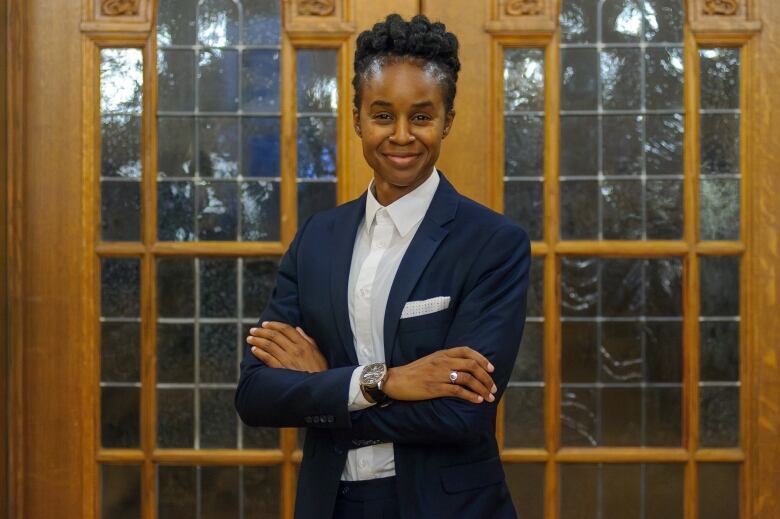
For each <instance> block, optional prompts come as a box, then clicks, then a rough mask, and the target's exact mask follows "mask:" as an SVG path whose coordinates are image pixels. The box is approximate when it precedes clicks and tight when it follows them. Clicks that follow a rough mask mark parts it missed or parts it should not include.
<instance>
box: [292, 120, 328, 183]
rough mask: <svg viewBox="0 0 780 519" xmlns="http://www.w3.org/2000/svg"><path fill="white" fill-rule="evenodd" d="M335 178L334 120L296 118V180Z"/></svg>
mask: <svg viewBox="0 0 780 519" xmlns="http://www.w3.org/2000/svg"><path fill="white" fill-rule="evenodd" d="M335 176H336V118H335V117H299V118H298V178H321V177H335Z"/></svg>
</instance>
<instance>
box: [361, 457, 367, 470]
mask: <svg viewBox="0 0 780 519" xmlns="http://www.w3.org/2000/svg"><path fill="white" fill-rule="evenodd" d="M359 465H360V468H361V469H364V468H366V465H367V463H366V460H364V459H363V460H360V463H359Z"/></svg>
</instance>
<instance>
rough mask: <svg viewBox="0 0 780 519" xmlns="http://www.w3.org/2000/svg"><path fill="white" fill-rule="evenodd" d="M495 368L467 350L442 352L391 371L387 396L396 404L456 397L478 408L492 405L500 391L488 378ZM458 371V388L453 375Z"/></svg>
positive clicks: (457, 349)
mask: <svg viewBox="0 0 780 519" xmlns="http://www.w3.org/2000/svg"><path fill="white" fill-rule="evenodd" d="M494 369H495V368H494V367H493V365H492V364H491V363H490V362H489V361H488V360H487V359H486V358H485V357H484V356H483V355H482V354H480V353H479V352H477V351H475V350H473V349H472V348H469V347H468V346H458V347H455V348H449V349H446V350H439V351H436V352H434V353H431V354H430V355H426V356H425V357H422V358H420V359H417V360H416V361H414V362H412V363H410V364H407V365H405V366H399V367H395V368H390V370H389V371H388V377H387V381H386V382H385V384H384V387H383V390H384V392H385V393H386V394H387V395H388V396H389V397H390V398H392V399H394V400H429V399H431V398H440V397H445V396H454V397H458V398H462V399H463V400H468V401H469V402H474V403H476V404H479V403H481V402H483V401H485V400H487V401H488V402H493V401H494V400H495V399H496V397H495V395H494V393H495V392H496V391H497V390H498V388H496V385H495V384H494V383H493V379H492V377H491V376H490V375H489V374H488V373H491V372H492V371H493V370H494ZM452 371H457V372H458V379H457V381H456V383H455V384H453V383H451V382H450V372H452Z"/></svg>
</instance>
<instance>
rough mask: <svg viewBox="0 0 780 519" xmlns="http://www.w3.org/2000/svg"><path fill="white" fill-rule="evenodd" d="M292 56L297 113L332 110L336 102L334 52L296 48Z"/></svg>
mask: <svg viewBox="0 0 780 519" xmlns="http://www.w3.org/2000/svg"><path fill="white" fill-rule="evenodd" d="M295 59H296V68H297V92H298V93H297V109H298V113H307V112H328V113H335V112H336V109H337V108H338V103H339V93H338V88H337V84H336V72H337V70H338V51H336V50H330V49H328V50H320V49H318V50H299V51H298V52H297V53H296V58H295Z"/></svg>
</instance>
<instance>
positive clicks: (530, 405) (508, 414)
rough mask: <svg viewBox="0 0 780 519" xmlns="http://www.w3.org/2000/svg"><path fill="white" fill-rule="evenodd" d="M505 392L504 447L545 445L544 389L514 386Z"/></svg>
mask: <svg viewBox="0 0 780 519" xmlns="http://www.w3.org/2000/svg"><path fill="white" fill-rule="evenodd" d="M509 384H510V385H509V387H507V389H506V392H505V393H504V397H503V400H504V420H505V422H506V428H505V430H504V447H505V448H512V447H544V389H543V388H541V387H523V386H513V385H512V382H510V383H509Z"/></svg>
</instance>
